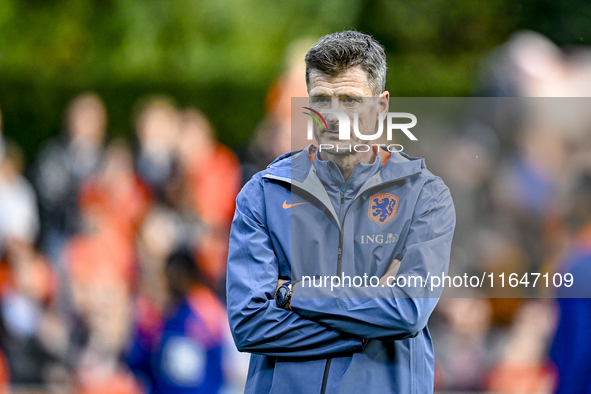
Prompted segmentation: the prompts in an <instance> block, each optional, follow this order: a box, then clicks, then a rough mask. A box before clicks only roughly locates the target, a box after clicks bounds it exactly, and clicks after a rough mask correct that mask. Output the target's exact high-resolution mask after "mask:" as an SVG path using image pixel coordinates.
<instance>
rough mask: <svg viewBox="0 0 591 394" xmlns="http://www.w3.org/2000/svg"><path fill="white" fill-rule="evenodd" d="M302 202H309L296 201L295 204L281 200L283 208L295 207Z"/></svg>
mask: <svg viewBox="0 0 591 394" xmlns="http://www.w3.org/2000/svg"><path fill="white" fill-rule="evenodd" d="M302 204H310V203H309V202H298V203H295V204H288V203H287V200H285V201H283V209H289V208H291V207H295V206H298V205H302Z"/></svg>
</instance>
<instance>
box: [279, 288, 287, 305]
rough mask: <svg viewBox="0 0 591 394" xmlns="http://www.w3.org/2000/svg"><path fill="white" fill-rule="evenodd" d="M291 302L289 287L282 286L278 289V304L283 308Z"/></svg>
mask: <svg viewBox="0 0 591 394" xmlns="http://www.w3.org/2000/svg"><path fill="white" fill-rule="evenodd" d="M288 302H289V288H288V287H287V286H281V287H280V288H279V290H277V306H278V307H279V308H283V307H284V306H285V305H287V303H288Z"/></svg>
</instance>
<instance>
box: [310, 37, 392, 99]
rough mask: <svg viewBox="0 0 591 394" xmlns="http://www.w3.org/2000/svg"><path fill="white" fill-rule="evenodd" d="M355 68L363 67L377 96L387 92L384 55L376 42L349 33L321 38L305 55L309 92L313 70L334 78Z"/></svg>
mask: <svg viewBox="0 0 591 394" xmlns="http://www.w3.org/2000/svg"><path fill="white" fill-rule="evenodd" d="M355 66H361V67H363V70H365V72H366V73H367V80H368V82H369V87H370V89H371V90H372V92H373V93H374V94H375V95H376V96H378V95H379V94H380V93H382V92H383V91H384V90H385V89H386V70H387V69H388V67H387V65H386V53H385V52H384V47H383V46H381V45H380V44H379V43H378V42H377V41H376V40H374V39H373V38H372V37H371V36H368V35H367V34H363V33H360V32H358V31H351V30H349V31H343V32H339V33H332V34H328V35H326V36H324V37H322V38H321V39H320V40H318V42H317V43H316V44H315V45H314V46H313V47H312V48H310V50H309V51H308V53H307V54H306V85H308V91H309V90H310V72H311V71H312V70H318V71H320V72H322V73H324V74H328V75H332V76H335V75H338V74H340V73H342V72H344V71H346V70H348V69H350V68H352V67H355Z"/></svg>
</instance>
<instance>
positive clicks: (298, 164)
mask: <svg viewBox="0 0 591 394" xmlns="http://www.w3.org/2000/svg"><path fill="white" fill-rule="evenodd" d="M316 150H317V147H316V145H314V144H310V145H308V146H307V147H305V148H304V149H303V150H301V151H295V152H290V153H286V154H284V155H281V156H279V157H278V158H277V159H275V160H274V161H273V162H272V163H271V164H270V165H269V166H268V167H267V174H268V175H271V177H273V178H276V177H279V178H284V179H285V180H286V181H288V182H289V181H291V180H293V181H296V182H298V183H304V182H306V181H307V180H308V178H309V177H310V176H311V174H313V173H314V171H312V169H313V165H312V161H313V160H314V156H315V154H316ZM424 168H425V160H424V159H422V158H417V157H411V156H408V155H407V154H406V153H403V152H393V153H392V154H391V155H390V158H389V159H388V161H387V162H386V163H385V164H384V165H383V166H382V169H381V171H380V172H379V173H378V174H376V175H379V182H380V183H383V182H389V181H394V180H396V179H401V178H407V177H409V176H413V175H418V174H420V173H421V171H422V170H423V169H424ZM314 175H315V174H314ZM374 177H375V175H374ZM374 177H372V178H374Z"/></svg>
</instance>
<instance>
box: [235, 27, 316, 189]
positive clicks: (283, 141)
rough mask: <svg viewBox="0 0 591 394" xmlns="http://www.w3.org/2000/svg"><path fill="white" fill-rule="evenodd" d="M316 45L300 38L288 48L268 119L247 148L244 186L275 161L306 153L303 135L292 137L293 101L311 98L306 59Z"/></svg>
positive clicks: (268, 106)
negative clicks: (294, 99) (301, 151)
mask: <svg viewBox="0 0 591 394" xmlns="http://www.w3.org/2000/svg"><path fill="white" fill-rule="evenodd" d="M315 42H316V40H314V39H312V38H301V39H299V40H296V41H294V42H293V43H292V44H291V45H290V46H289V47H288V49H287V51H286V55H285V58H284V64H283V71H282V73H281V75H280V76H279V77H278V78H277V80H276V81H275V82H274V83H273V85H272V86H271V87H270V88H269V91H268V93H267V97H266V101H265V104H266V105H265V107H266V115H265V118H264V119H263V120H262V121H261V123H260V124H259V126H258V127H257V130H256V132H255V136H254V139H253V141H252V143H251V145H250V146H249V148H248V153H247V160H246V162H245V163H244V174H243V178H242V179H243V182H242V183H243V184H244V183H246V182H247V181H248V180H250V178H251V177H252V176H253V175H254V174H255V173H257V172H259V171H262V170H264V169H265V168H266V167H267V165H269V163H271V162H272V161H273V160H275V158H276V157H278V156H280V155H282V154H284V153H287V152H291V151H293V150H299V149H303V148H304V147H305V146H306V145H307V144H308V141H307V140H305V139H304V137H303V135H300V134H296V133H294V134H292V133H291V119H292V118H291V101H292V98H294V97H308V87H307V85H306V77H305V75H306V63H305V62H304V58H305V56H306V53H307V52H308V49H310V48H311V47H312V45H314V43H315Z"/></svg>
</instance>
